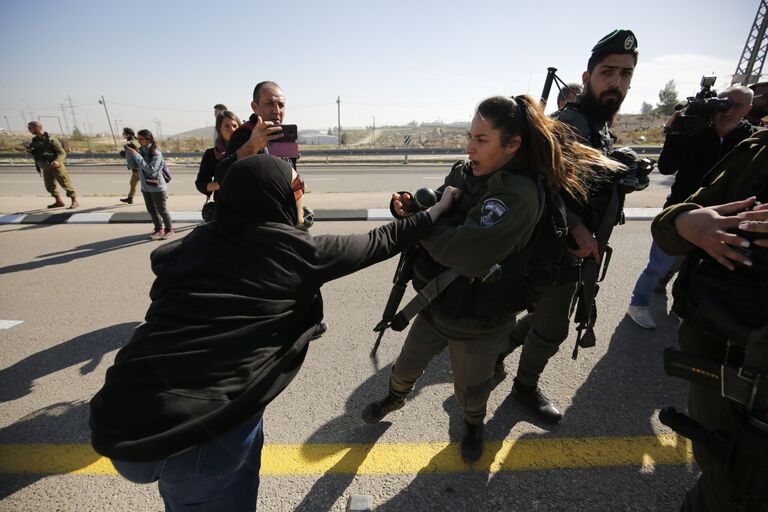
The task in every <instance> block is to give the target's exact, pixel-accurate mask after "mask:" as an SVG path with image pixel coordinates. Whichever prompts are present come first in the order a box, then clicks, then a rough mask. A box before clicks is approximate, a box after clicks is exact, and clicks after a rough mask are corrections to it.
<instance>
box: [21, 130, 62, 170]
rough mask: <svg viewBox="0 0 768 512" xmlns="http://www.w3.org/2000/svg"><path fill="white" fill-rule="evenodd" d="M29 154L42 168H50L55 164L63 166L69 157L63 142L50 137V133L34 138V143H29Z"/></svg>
mask: <svg viewBox="0 0 768 512" xmlns="http://www.w3.org/2000/svg"><path fill="white" fill-rule="evenodd" d="M29 152H30V153H31V154H32V157H33V158H34V159H35V163H36V164H37V165H39V166H41V167H48V166H50V165H51V164H52V163H53V162H59V164H63V163H64V159H65V158H66V157H67V153H66V152H65V151H64V148H63V147H62V145H61V142H59V140H58V139H57V138H55V137H51V136H50V135H48V132H45V133H43V134H42V135H35V136H34V137H32V141H31V142H30V143H29Z"/></svg>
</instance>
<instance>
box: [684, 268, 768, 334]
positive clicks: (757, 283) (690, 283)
mask: <svg viewBox="0 0 768 512" xmlns="http://www.w3.org/2000/svg"><path fill="white" fill-rule="evenodd" d="M672 295H673V297H674V304H673V306H672V311H673V312H674V313H675V314H676V315H677V316H679V317H680V318H684V319H686V320H689V321H691V322H693V323H695V324H698V325H702V326H705V327H706V328H707V329H708V330H710V331H712V332H716V333H718V334H720V335H722V336H725V337H727V338H728V339H729V340H731V341H732V342H734V343H737V344H740V345H742V346H745V347H746V346H747V345H748V344H750V343H758V344H759V343H766V342H768V286H765V284H764V283H762V282H761V279H760V276H759V274H758V273H757V272H755V271H753V270H750V269H744V268H737V269H736V270H734V271H730V270H728V269H726V268H725V267H723V266H722V265H720V264H719V263H718V262H716V261H714V260H712V259H711V258H709V257H704V258H701V257H698V256H697V255H691V256H689V257H687V258H686V259H685V262H684V263H683V266H682V268H681V269H680V275H679V277H678V278H677V280H676V281H675V286H674V288H673V291H672Z"/></svg>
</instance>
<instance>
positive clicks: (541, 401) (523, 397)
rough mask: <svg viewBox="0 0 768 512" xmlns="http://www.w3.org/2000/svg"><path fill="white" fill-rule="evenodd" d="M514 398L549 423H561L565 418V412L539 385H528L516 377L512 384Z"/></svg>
mask: <svg viewBox="0 0 768 512" xmlns="http://www.w3.org/2000/svg"><path fill="white" fill-rule="evenodd" d="M512 398H514V399H515V400H517V401H518V402H519V403H520V404H522V405H523V407H525V408H526V409H528V411H529V412H531V413H532V414H534V415H535V416H537V417H538V418H540V419H541V420H544V421H546V422H547V423H552V424H554V423H559V422H560V420H561V419H563V413H561V412H560V411H559V410H558V409H557V407H555V406H554V405H553V404H552V402H550V400H549V398H547V397H546V396H544V393H542V392H541V389H539V387H538V386H526V385H525V384H523V383H521V382H520V381H519V380H517V378H515V383H514V384H512Z"/></svg>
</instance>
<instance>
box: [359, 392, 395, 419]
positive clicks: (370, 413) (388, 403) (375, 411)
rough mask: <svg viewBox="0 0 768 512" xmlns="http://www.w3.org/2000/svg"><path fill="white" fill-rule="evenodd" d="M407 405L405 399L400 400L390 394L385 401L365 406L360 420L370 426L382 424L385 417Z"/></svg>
mask: <svg viewBox="0 0 768 512" xmlns="http://www.w3.org/2000/svg"><path fill="white" fill-rule="evenodd" d="M403 405H405V397H403V398H398V397H396V396H395V395H393V394H392V392H391V391H390V392H389V394H388V395H387V396H386V398H384V399H383V400H378V401H376V402H371V403H369V404H368V405H366V406H365V408H364V409H363V412H362V413H360V418H362V420H363V421H364V422H366V423H368V424H369V425H373V424H374V423H378V422H380V421H381V420H382V419H383V418H384V416H386V415H387V414H389V413H391V412H392V411H396V410H398V409H400V408H401V407H403Z"/></svg>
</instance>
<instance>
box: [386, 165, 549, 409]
mask: <svg viewBox="0 0 768 512" xmlns="http://www.w3.org/2000/svg"><path fill="white" fill-rule="evenodd" d="M526 167H527V162H526V161H525V159H524V158H523V157H522V156H519V157H516V158H514V159H513V160H512V161H511V162H510V163H508V164H507V165H506V166H505V167H503V168H502V169H499V170H498V171H496V172H494V173H493V174H491V175H489V176H482V177H476V176H474V175H473V174H472V171H471V170H470V168H469V166H468V165H466V164H465V163H464V162H458V163H457V164H455V165H454V166H453V168H452V170H451V173H450V174H449V175H448V177H447V178H446V179H445V185H446V186H448V185H450V186H452V187H456V188H459V189H461V190H462V191H463V195H462V197H461V200H460V201H459V203H458V204H457V205H455V206H454V209H453V211H452V213H451V214H450V215H445V216H443V217H441V218H440V219H438V221H437V222H436V223H435V225H434V227H433V229H432V232H431V234H430V235H429V236H428V237H427V238H426V239H424V240H423V241H422V242H421V244H422V247H423V248H424V250H426V252H427V253H428V254H429V256H430V257H431V258H432V260H434V262H436V263H437V264H439V265H441V266H442V267H445V268H451V269H453V270H455V271H457V272H458V273H459V274H461V276H462V277H459V279H457V280H456V281H455V282H454V283H453V284H452V285H451V286H450V287H449V288H448V289H447V290H446V291H445V292H444V293H443V294H442V295H440V296H439V297H438V298H437V299H436V300H435V301H434V302H433V303H431V304H430V305H429V306H428V307H427V308H426V309H425V310H423V311H422V312H421V313H419V315H418V316H417V317H416V319H415V321H414V323H413V326H412V327H411V330H410V332H409V333H408V336H407V338H406V340H405V343H404V345H403V348H402V350H401V352H400V355H399V356H398V358H397V361H396V362H395V365H394V367H393V368H392V375H391V377H390V381H389V387H390V392H391V393H392V394H393V395H394V396H396V397H398V398H402V397H405V395H407V394H408V393H409V392H410V391H411V389H412V388H413V386H414V384H415V382H416V380H417V379H418V378H419V377H420V376H421V374H422V373H423V372H424V370H425V369H426V367H427V365H428V364H429V362H430V360H431V359H432V358H433V357H434V356H435V355H437V354H438V353H440V352H441V351H442V350H443V349H444V348H445V347H446V346H447V347H448V349H449V353H450V358H451V368H452V371H453V380H454V390H455V393H456V398H457V400H458V402H459V404H460V405H461V407H462V409H463V411H464V419H465V420H466V421H467V423H471V424H482V422H483V419H484V417H485V412H486V403H487V401H488V395H489V394H490V392H491V389H492V379H493V367H494V363H495V361H496V359H497V358H498V356H499V354H501V353H502V352H503V351H504V350H505V349H506V347H507V346H508V336H509V332H510V330H511V329H512V326H513V325H514V323H515V316H516V311H511V310H509V309H506V310H504V311H503V312H498V313H495V312H493V313H492V312H491V311H492V310H493V309H494V308H492V307H488V308H487V309H485V306H481V304H490V305H492V303H491V302H482V300H483V299H485V300H487V299H488V298H489V295H488V293H490V294H492V293H493V292H491V291H490V286H491V285H486V284H484V283H480V281H479V280H478V278H482V277H483V276H485V275H486V274H487V273H488V271H489V269H490V268H491V267H493V265H495V264H497V263H499V262H501V261H502V260H503V259H504V258H506V257H507V256H509V255H510V254H513V253H515V252H518V251H520V250H521V249H523V248H524V247H525V245H526V244H527V243H528V241H529V240H530V237H531V235H532V233H533V229H534V226H535V224H536V216H537V213H538V208H539V192H538V189H537V185H536V184H535V183H534V181H533V180H532V179H531V178H529V177H526V176H523V175H520V174H518V173H517V172H520V171H523V170H525V169H526ZM526 172H530V171H526ZM417 267H418V263H417ZM417 277H418V270H417ZM462 286H463V288H462ZM486 292H487V293H486ZM484 293H485V294H486V295H485V296H484V295H483V294H484ZM506 293H507V294H511V293H513V290H506ZM469 297H472V299H468V298H469ZM491 300H493V299H491ZM457 310H463V312H462V313H457V312H456V311H457Z"/></svg>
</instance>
